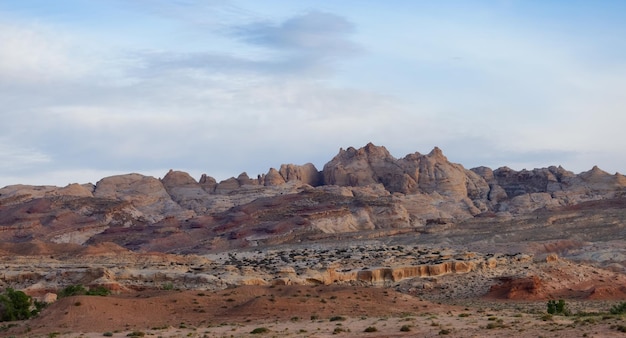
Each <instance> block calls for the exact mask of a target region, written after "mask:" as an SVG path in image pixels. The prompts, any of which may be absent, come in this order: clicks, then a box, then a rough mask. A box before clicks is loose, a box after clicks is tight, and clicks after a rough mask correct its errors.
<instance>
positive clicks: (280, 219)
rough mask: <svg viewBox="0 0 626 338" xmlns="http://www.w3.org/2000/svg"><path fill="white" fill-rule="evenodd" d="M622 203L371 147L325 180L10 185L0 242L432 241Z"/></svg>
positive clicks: (549, 180)
mask: <svg viewBox="0 0 626 338" xmlns="http://www.w3.org/2000/svg"><path fill="white" fill-rule="evenodd" d="M625 197H626V177H624V176H623V175H621V174H614V175H611V174H608V173H606V172H604V171H602V170H600V169H599V168H597V167H594V168H593V169H591V170H590V171H587V172H583V173H581V174H579V175H576V174H574V173H572V172H569V171H567V170H565V169H563V168H562V167H555V166H552V167H548V168H541V169H533V170H525V169H524V170H521V171H516V170H513V169H511V168H508V167H502V168H499V169H496V170H492V169H490V168H486V167H478V168H474V169H471V170H467V169H465V168H464V167H463V166H462V165H460V164H456V163H452V162H450V161H449V160H448V159H447V158H446V156H444V154H443V152H442V151H441V149H439V148H437V147H435V148H434V149H433V150H432V151H430V152H429V153H428V154H425V155H423V154H420V153H418V152H415V153H412V154H408V155H406V156H405V157H403V158H399V159H397V158H395V157H393V156H392V155H391V154H390V153H389V151H388V150H387V149H386V148H385V147H382V146H376V145H374V144H372V143H369V144H367V145H366V146H365V147H363V148H360V149H356V148H353V147H349V148H347V149H346V150H344V149H341V150H340V151H339V153H338V154H337V155H336V156H335V157H334V158H333V159H332V160H331V161H329V162H328V163H326V164H325V165H324V169H323V170H322V171H318V170H317V168H316V167H315V166H314V165H313V164H311V163H307V164H304V165H294V164H283V165H281V166H280V168H279V169H278V170H277V169H274V168H271V169H270V170H269V171H268V172H267V173H266V174H262V175H258V176H257V177H256V178H251V177H249V176H248V174H247V173H245V172H244V173H241V174H239V175H238V176H237V177H231V178H229V179H226V180H223V181H221V182H217V181H216V180H215V179H214V178H212V177H210V176H207V175H202V177H201V178H200V180H199V181H196V180H195V179H193V178H192V177H191V176H190V175H189V174H187V173H185V172H182V171H173V170H170V171H169V172H168V173H167V174H166V175H165V177H163V179H156V178H153V177H148V176H143V175H140V174H127V175H119V176H112V177H107V178H103V179H102V180H100V181H99V182H97V184H96V185H95V186H94V185H91V184H85V185H78V184H71V185H68V186H66V187H63V188H58V187H52V186H19V185H17V186H9V187H5V188H2V189H0V230H3V231H0V238H5V239H8V240H12V241H25V240H29V239H41V240H46V241H53V242H57V243H66V242H71V243H79V244H83V243H87V242H96V243H97V242H99V241H117V242H118V243H120V244H124V245H127V247H129V248H134V249H140V248H143V249H150V250H165V249H164V248H167V247H170V248H171V250H182V249H181V248H183V247H185V248H187V249H189V250H201V249H202V248H204V249H208V248H215V247H222V246H223V245H227V246H230V245H234V246H247V245H258V244H259V243H278V242H280V243H288V242H289V241H292V240H302V239H303V238H325V237H324V236H325V235H333V234H344V233H349V232H354V233H357V232H367V235H365V236H372V235H374V234H377V233H380V231H383V232H384V233H387V234H390V233H392V232H397V231H399V229H414V230H415V231H418V232H421V233H425V234H435V233H442V232H445V231H448V230H450V229H452V228H453V227H455V226H456V225H457V224H459V223H460V222H465V221H467V220H471V219H473V218H475V217H499V218H502V219H505V218H507V219H508V218H523V217H526V216H527V215H529V214H530V213H531V212H538V211H542V210H547V211H549V210H557V209H559V208H566V207H574V206H577V205H582V203H587V202H590V201H600V200H612V199H622V198H625ZM120 227H121V228H122V229H119V228H120ZM206 238H211V239H210V240H209V239H206ZM232 241H235V242H232Z"/></svg>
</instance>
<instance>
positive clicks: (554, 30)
mask: <svg viewBox="0 0 626 338" xmlns="http://www.w3.org/2000/svg"><path fill="white" fill-rule="evenodd" d="M623 13H626V2H624V1H608V0H607V1H603V0H598V1H579V0H567V1H566V0H562V1H561V0H552V1H544V0H490V1H477V0H458V1H455V0H437V1H426V0H424V1H413V0H389V1H373V0H358V1H357V0H343V1H330V0H316V1H312V0H299V1H288V0H264V1H258V0H254V1H253V0H249V1H230V0H55V1H50V0H1V1H0V187H2V186H6V185H12V184H30V185H57V186H65V185H67V184H69V183H88V182H91V183H96V182H97V181H98V180H100V179H101V178H104V177H107V176H111V175H118V174H126V173H141V174H144V175H150V176H154V177H163V176H164V175H165V174H166V173H167V172H168V170H170V169H174V170H182V171H186V172H188V173H189V174H191V175H192V176H193V177H194V178H196V179H199V177H200V175H201V174H203V173H205V174H207V175H209V176H212V177H215V178H216V179H218V181H219V180H223V179H227V178H229V177H231V176H235V177H236V176H238V175H239V174H240V173H242V172H246V173H248V175H249V176H250V177H256V176H257V175H258V174H262V173H266V172H267V171H268V170H269V168H271V167H274V168H279V167H280V165H281V164H286V163H293V164H305V163H308V162H311V163H313V164H314V165H315V166H316V167H317V168H318V169H319V170H321V169H322V168H323V166H324V164H325V163H326V162H328V161H330V160H331V159H332V158H333V157H334V156H335V155H336V154H337V153H338V151H339V149H340V148H344V149H346V148H348V147H351V146H352V147H355V148H359V147H362V146H364V145H366V144H367V143H368V142H372V143H374V144H375V145H379V146H385V147H386V148H387V149H388V150H389V151H390V152H391V154H392V155H393V156H395V157H396V158H401V157H404V156H405V155H407V154H410V153H414V152H419V153H422V154H425V153H428V152H430V150H431V149H432V148H433V147H435V146H438V147H439V148H441V149H442V150H443V152H444V154H445V155H446V156H447V158H448V159H449V160H450V161H451V162H454V163H460V164H462V165H463V166H464V167H465V168H472V167H477V166H488V167H491V168H494V169H495V168H498V167H501V166H508V167H510V168H513V169H515V170H521V169H533V168H541V167H547V166H550V165H557V166H558V165H562V166H563V167H564V168H566V169H568V170H571V171H573V172H575V173H579V172H582V171H586V170H589V169H591V168H592V167H593V166H594V165H598V166H599V167H600V168H601V169H603V170H605V171H607V172H609V173H615V172H620V173H625V172H626V130H625V127H626V111H624V110H625V109H626V92H624V90H625V88H626V21H624V20H623Z"/></svg>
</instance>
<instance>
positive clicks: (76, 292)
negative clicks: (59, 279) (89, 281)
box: [59, 284, 87, 298]
mask: <svg viewBox="0 0 626 338" xmlns="http://www.w3.org/2000/svg"><path fill="white" fill-rule="evenodd" d="M84 294H87V290H86V289H85V287H84V286H82V285H80V284H78V285H68V286H66V287H65V288H64V289H63V290H61V292H59V298H64V297H71V296H80V295H84Z"/></svg>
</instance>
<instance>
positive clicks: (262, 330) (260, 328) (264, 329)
mask: <svg viewBox="0 0 626 338" xmlns="http://www.w3.org/2000/svg"><path fill="white" fill-rule="evenodd" d="M268 332H270V329H268V328H266V327H257V328H256V329H254V330H252V331H250V333H252V334H260V333H268Z"/></svg>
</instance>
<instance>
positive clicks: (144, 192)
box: [94, 174, 193, 222]
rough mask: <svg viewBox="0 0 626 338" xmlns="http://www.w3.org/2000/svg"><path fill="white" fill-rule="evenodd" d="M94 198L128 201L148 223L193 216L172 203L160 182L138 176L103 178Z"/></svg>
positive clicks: (152, 178) (99, 182)
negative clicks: (166, 218) (167, 218)
mask: <svg viewBox="0 0 626 338" xmlns="http://www.w3.org/2000/svg"><path fill="white" fill-rule="evenodd" d="M94 197H99V198H106V199H113V200H123V201H128V202H130V203H131V204H132V205H133V206H134V207H135V208H137V210H139V211H141V212H142V213H143V217H144V218H145V219H146V220H148V221H150V222H158V221H160V220H162V219H163V218H165V217H167V216H177V217H180V218H189V217H191V216H192V215H193V212H190V210H184V209H182V208H181V207H180V206H179V205H178V204H176V202H174V201H172V198H171V196H170V195H169V194H168V193H167V190H166V189H165V187H164V186H163V184H162V183H161V181H159V180H158V179H156V178H154V177H149V176H144V175H140V174H127V175H119V176H111V177H107V178H103V179H102V180H100V181H98V183H96V189H95V191H94Z"/></svg>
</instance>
